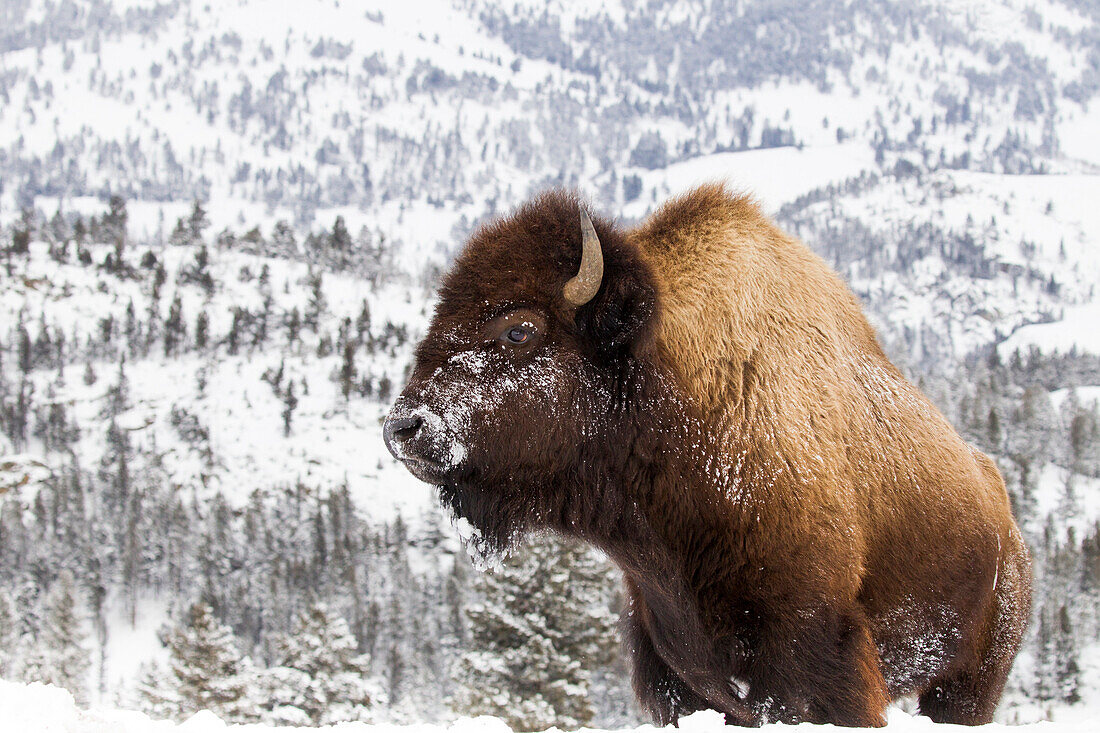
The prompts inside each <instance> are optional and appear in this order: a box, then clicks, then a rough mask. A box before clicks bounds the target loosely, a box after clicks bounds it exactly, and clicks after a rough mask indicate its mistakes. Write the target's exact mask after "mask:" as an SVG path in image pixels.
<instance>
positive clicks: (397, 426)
mask: <svg viewBox="0 0 1100 733" xmlns="http://www.w3.org/2000/svg"><path fill="white" fill-rule="evenodd" d="M423 422H424V421H423V420H422V419H421V418H420V417H417V416H415V415H414V416H410V417H397V418H390V419H389V420H386V424H385V426H384V427H383V428H382V439H383V440H384V441H385V442H386V447H387V448H389V449H390V453H393V454H394V456H395V457H400V456H398V448H399V446H400V445H401V444H402V443H404V442H405V441H407V440H409V439H410V438H412V437H413V436H414V435H416V433H417V432H418V431H419V430H420V426H421V425H422V424H423Z"/></svg>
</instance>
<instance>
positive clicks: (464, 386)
mask: <svg viewBox="0 0 1100 733" xmlns="http://www.w3.org/2000/svg"><path fill="white" fill-rule="evenodd" d="M604 228H605V227H604V226H601V230H603V229H604ZM606 229H607V232H606V234H604V233H603V232H601V235H600V237H599V238H598V237H597V235H596V230H595V227H594V226H593V224H592V223H591V221H590V220H589V219H588V216H587V215H586V214H584V213H583V211H581V213H580V215H579V216H578V206H577V203H576V200H575V199H573V198H571V197H568V196H564V195H561V194H556V195H553V196H546V197H543V198H541V199H537V200H536V201H535V202H533V203H532V204H529V205H527V206H526V207H524V208H522V209H520V210H519V211H518V212H517V213H516V214H515V215H514V216H513V217H511V218H509V219H506V220H503V221H501V222H497V223H495V224H492V225H489V226H487V227H485V228H483V229H481V230H480V231H478V232H477V233H476V234H475V235H474V237H473V238H472V239H471V240H470V242H469V243H468V244H467V245H466V247H465V249H464V250H463V252H462V254H461V255H460V256H459V258H458V259H457V261H456V262H455V265H454V267H453V268H452V270H451V271H450V272H449V273H448V274H447V276H446V277H445V278H444V281H443V284H442V287H441V289H440V299H439V303H438V305H437V307H436V312H435V315H434V318H433V320H432V324H431V326H430V328H429V330H428V333H427V335H426V336H425V337H424V339H423V341H421V343H420V344H419V345H418V346H417V349H416V356H415V365H414V369H413V372H412V374H411V377H410V379H409V381H408V384H407V385H406V386H405V388H404V390H403V391H402V393H401V395H400V396H399V397H398V399H397V401H396V402H395V404H394V405H393V408H392V409H391V410H390V413H389V416H388V417H387V419H386V424H385V428H384V430H383V433H384V438H385V441H386V445H387V447H388V448H389V450H390V452H391V453H392V454H393V455H394V457H395V458H397V459H398V460H399V461H401V462H402V463H404V464H405V466H406V467H407V468H408V469H409V471H410V472H411V473H412V474H413V475H414V476H416V477H417V478H419V479H421V480H422V481H425V482H428V483H431V484H435V485H437V486H438V487H439V493H440V499H441V501H442V503H443V504H444V506H445V507H447V508H449V509H450V510H451V512H452V513H453V514H454V516H455V518H456V521H455V524H456V526H457V527H458V528H459V529H460V530H463V529H465V530H468V531H467V532H466V533H465V534H466V535H467V536H466V537H465V539H466V540H467V547H468V549H470V550H471V554H473V555H474V556H475V557H481V558H482V559H492V558H494V557H496V556H499V555H500V554H502V553H504V552H506V551H507V550H508V549H509V548H510V547H511V546H512V545H513V544H514V542H515V541H516V540H517V539H518V538H519V537H520V536H522V534H523V533H524V532H525V531H528V530H532V529H538V528H541V527H548V526H556V525H558V524H560V523H561V522H562V521H563V516H564V515H567V514H568V513H569V511H570V510H569V508H568V507H567V505H568V504H569V503H570V502H576V501H577V500H578V497H577V495H576V494H577V491H578V483H579V482H580V476H579V472H580V471H582V469H583V465H582V464H583V463H584V462H585V460H586V459H585V455H586V452H587V451H588V450H589V449H590V448H591V446H593V445H595V444H596V443H598V441H599V438H600V436H602V435H605V434H606V426H607V421H608V416H609V415H611V414H612V413H614V412H615V410H616V404H618V407H620V408H621V407H622V404H621V400H615V399H613V398H612V395H613V394H616V392H618V391H619V390H618V388H617V386H616V384H617V381H618V380H619V379H620V377H621V372H622V369H621V368H620V367H621V365H620V364H619V362H620V361H621V360H622V359H624V358H629V357H627V356H626V351H628V349H626V348H625V347H627V346H628V345H629V343H630V341H631V339H630V338H629V336H630V334H631V333H637V332H638V331H639V330H640V329H639V326H640V324H641V323H642V322H643V321H644V320H645V319H646V317H647V316H648V314H649V311H650V310H651V304H650V300H651V298H652V291H651V290H650V289H648V288H641V289H639V288H638V287H636V284H637V283H636V281H637V277H635V276H631V275H629V274H628V273H626V270H628V262H627V260H626V259H625V258H626V254H625V250H624V248H623V247H622V246H621V241H620V239H619V237H618V235H617V233H616V232H615V231H614V230H612V229H611V228H610V227H606ZM604 238H606V239H608V240H610V242H611V244H610V245H609V244H606V243H605V244H604V246H603V247H602V249H601V241H600V240H601V239H604ZM582 253H583V255H582ZM578 258H579V259H580V260H581V264H580V265H578V264H577V261H578ZM605 260H606V264H607V266H608V278H604V277H603V270H604V264H605ZM616 273H620V274H622V276H620V277H617V281H618V285H616V284H615V282H613V281H612V280H611V278H612V277H614V276H615V275H616ZM571 274H572V275H573V277H572V278H570V275H571ZM566 281H568V282H566ZM601 285H602V287H601ZM597 294H598V297H597ZM643 295H644V296H645V298H646V300H643V299H642V297H641V296H643ZM620 411H621V410H620ZM581 490H582V491H583V488H582V489H581ZM581 499H582V500H583V497H581ZM565 521H567V520H565Z"/></svg>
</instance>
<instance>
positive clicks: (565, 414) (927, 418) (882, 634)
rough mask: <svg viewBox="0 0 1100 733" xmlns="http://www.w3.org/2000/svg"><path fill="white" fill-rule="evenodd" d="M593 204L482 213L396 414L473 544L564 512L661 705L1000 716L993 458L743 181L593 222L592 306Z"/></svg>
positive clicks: (1001, 584) (1018, 549) (564, 198)
mask: <svg viewBox="0 0 1100 733" xmlns="http://www.w3.org/2000/svg"><path fill="white" fill-rule="evenodd" d="M578 205H579V203H578V200H577V198H576V197H575V196H573V195H571V194H567V193H561V192H556V193H549V194H545V195H543V196H540V197H538V198H536V199H535V200H533V201H532V202H530V203H528V204H526V205H524V206H523V207H521V208H520V209H519V210H517V211H516V212H515V213H514V214H513V215H512V216H510V217H508V218H506V219H503V220H500V221H497V222H494V223H492V224H489V225H487V226H485V227H483V228H482V229H480V230H479V231H478V232H477V233H476V234H475V235H474V236H473V237H472V238H471V240H470V242H469V243H468V244H467V245H466V248H465V249H464V251H463V252H462V254H461V255H460V256H459V258H458V260H457V261H456V262H455V265H454V267H453V268H452V270H451V271H450V272H449V273H448V275H447V276H446V278H445V280H444V282H443V286H442V288H441V291H440V300H439V304H438V306H437V308H436V313H435V316H434V319H433V321H432V325H431V328H430V329H429V332H428V334H427V335H426V337H425V338H424V340H423V341H422V342H421V344H420V345H419V346H418V348H417V351H416V364H415V368H414V371H413V373H412V376H411V378H410V380H409V383H408V385H407V386H406V388H405V390H404V391H403V392H402V395H401V397H400V398H399V399H398V401H397V403H396V404H395V405H394V408H393V410H392V411H391V414H390V417H389V419H388V420H387V426H386V436H387V444H388V445H390V447H391V450H392V451H393V452H394V455H395V456H397V457H398V458H399V459H401V460H403V461H404V462H405V463H406V465H407V466H408V467H409V469H410V470H411V471H412V472H413V473H414V474H415V475H417V476H418V477H420V478H422V479H423V480H425V481H429V482H431V483H434V484H437V485H438V486H439V487H440V497H441V499H442V501H443V502H444V504H446V505H448V506H449V507H450V508H451V509H452V510H453V511H454V513H455V514H456V515H457V516H458V517H460V518H461V519H462V520H465V521H467V522H469V524H470V525H472V527H473V529H474V530H475V534H474V539H473V545H474V548H475V549H476V550H478V551H479V552H483V553H492V552H501V551H504V550H506V549H508V548H509V547H511V546H512V545H513V544H515V543H516V542H517V541H518V540H519V539H520V538H521V537H522V536H523V534H524V533H526V532H529V531H533V530H551V531H556V532H560V533H563V534H567V535H571V536H574V537H579V538H582V539H584V540H587V541H589V542H591V543H593V544H595V545H597V546H599V547H600V548H601V549H603V550H604V551H605V552H606V553H607V554H608V556H609V557H611V558H612V560H614V561H615V563H616V564H617V565H618V566H619V567H620V568H621V569H622V570H623V574H624V579H625V584H626V588H627V591H628V597H629V608H628V610H627V612H626V613H625V614H624V618H623V628H624V637H625V639H626V642H627V645H628V647H629V649H630V651H631V654H632V656H633V659H634V667H635V673H634V682H635V690H636V692H637V694H638V696H639V698H640V700H641V701H642V702H643V704H644V705H645V706H646V707H647V709H649V710H650V712H651V713H652V714H653V716H654V719H655V720H656V721H657V722H659V723H665V722H669V721H674V720H675V719H676V718H677V717H678V716H679V715H681V714H684V713H688V712H691V711H694V710H697V709H701V708H704V707H712V708H715V709H717V710H720V711H722V712H724V713H725V714H726V716H727V720H729V721H730V722H735V723H739V724H746V725H747V724H758V723H760V722H762V721H765V720H769V719H775V720H783V721H788V722H796V721H803V720H805V721H814V722H831V723H836V724H841V725H860V726H862V725H881V724H882V723H883V722H884V717H883V713H884V709H885V706H886V704H887V702H888V701H889V700H890V699H893V698H896V697H898V696H902V695H907V694H914V693H915V694H917V695H919V696H920V701H921V703H920V704H921V710H922V712H925V713H926V714H928V715H930V716H931V717H933V718H934V719H936V720H940V721H948V722H960V723H978V722H986V721H988V720H989V719H990V718H991V716H992V713H993V709H994V707H995V706H996V703H997V700H998V699H999V697H1000V692H1001V688H1002V686H1003V684H1004V680H1005V676H1006V675H1007V673H1008V670H1009V667H1010V666H1011V663H1012V660H1013V657H1014V656H1015V652H1016V649H1017V648H1018V646H1019V642H1020V639H1021V636H1022V634H1023V630H1024V626H1025V624H1026V620H1027V616H1028V609H1029V603H1030V566H1029V560H1028V554H1027V550H1026V547H1024V545H1023V543H1022V540H1021V538H1020V534H1019V531H1018V530H1017V528H1016V526H1015V523H1014V522H1013V520H1012V516H1011V513H1010V511H1009V507H1008V500H1007V495H1006V493H1005V490H1004V484H1003V482H1002V481H1001V479H1000V476H999V474H998V473H997V470H996V468H995V466H994V465H993V464H992V462H991V461H989V459H988V458H986V457H985V456H983V455H981V454H980V453H977V452H975V451H972V450H971V449H970V448H969V447H968V446H966V444H965V443H963V441H962V440H961V439H960V438H959V437H958V435H957V434H956V433H955V431H954V430H953V429H952V428H951V426H950V425H948V424H947V423H946V421H945V420H944V419H943V417H942V416H941V415H940V414H939V413H938V412H937V411H936V409H935V408H934V407H933V406H932V405H931V404H930V403H928V401H927V400H926V399H925V398H924V396H923V395H921V394H920V392H919V391H918V390H916V388H914V387H913V386H912V385H910V384H909V383H908V382H907V381H906V380H905V379H904V377H903V376H902V375H901V374H900V372H898V370H897V369H896V368H894V367H893V365H892V364H890V362H889V361H888V360H887V359H886V357H885V356H884V355H883V352H882V350H881V348H879V345H878V343H877V340H876V338H875V335H874V332H873V330H872V329H871V327H870V326H869V325H868V324H867V321H866V319H865V318H864V317H863V315H862V313H861V311H860V308H859V305H858V303H857V302H856V300H855V298H854V297H853V296H852V295H851V293H850V292H849V291H848V290H847V288H846V287H845V286H844V284H843V283H842V282H841V281H840V280H839V278H837V277H836V276H835V274H833V273H832V272H831V271H830V270H829V269H828V267H826V266H825V265H824V263H822V262H821V261H820V260H819V259H818V258H817V257H815V256H814V255H813V254H812V253H811V252H809V250H807V249H806V248H805V247H804V246H803V245H801V244H800V243H798V242H797V241H795V240H793V239H791V238H790V237H787V236H786V235H784V234H783V233H782V232H780V231H779V230H778V229H776V228H775V227H774V225H772V224H771V222H769V221H768V220H767V219H766V218H765V217H763V216H762V215H761V214H760V212H759V211H758V210H757V209H756V207H755V206H754V205H753V204H752V203H751V202H750V201H748V200H747V199H745V198H744V197H737V196H732V195H730V194H728V193H727V192H726V191H725V190H724V189H723V188H722V187H720V186H708V187H703V188H701V189H698V190H696V191H694V192H692V193H690V194H688V195H687V196H684V197H682V198H681V199H677V200H675V201H673V202H671V203H670V204H668V205H667V206H666V207H664V208H663V209H662V210H661V211H659V212H658V213H657V214H655V215H654V216H653V217H652V218H651V219H649V220H647V221H646V222H645V223H643V224H642V225H641V226H639V227H638V228H636V229H631V230H625V229H622V228H619V227H616V226H615V225H614V224H613V223H611V222H609V221H606V220H603V219H598V218H597V219H595V221H594V225H595V230H596V233H597V235H598V238H599V242H600V245H601V249H602V256H603V276H602V280H601V281H600V285H599V289H598V291H596V293H595V295H594V297H592V298H591V300H588V301H587V302H585V303H584V304H583V305H580V306H579V307H578V306H575V305H572V304H571V303H570V302H569V301H568V300H567V299H566V298H565V297H563V288H564V286H565V283H566V282H567V281H568V280H569V279H570V278H571V277H572V276H573V275H574V274H576V273H577V270H578V267H579V265H580V261H581V241H582V230H581V217H580V214H579V210H578Z"/></svg>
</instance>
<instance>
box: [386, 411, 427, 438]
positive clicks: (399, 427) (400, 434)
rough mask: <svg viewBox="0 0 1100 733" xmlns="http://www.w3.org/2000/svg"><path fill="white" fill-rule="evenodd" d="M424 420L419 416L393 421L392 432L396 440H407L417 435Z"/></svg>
mask: <svg viewBox="0 0 1100 733" xmlns="http://www.w3.org/2000/svg"><path fill="white" fill-rule="evenodd" d="M422 422H423V420H421V419H420V418H419V417H403V418H400V419H398V420H394V421H393V430H392V432H391V433H390V434H391V435H392V436H393V438H394V439H395V440H399V441H402V442H404V441H406V440H408V439H409V438H411V437H412V436H414V435H416V431H417V430H420V424H421V423H422Z"/></svg>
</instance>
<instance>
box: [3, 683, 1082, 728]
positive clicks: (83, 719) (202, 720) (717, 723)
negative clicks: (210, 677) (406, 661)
mask: <svg viewBox="0 0 1100 733" xmlns="http://www.w3.org/2000/svg"><path fill="white" fill-rule="evenodd" d="M723 727H724V726H723V723H722V716H721V715H719V714H718V713H715V712H712V711H707V712H701V713H696V714H695V715H692V716H690V717H688V718H684V719H683V720H681V721H680V729H679V730H680V731H682V732H683V733H708V732H709V731H720V730H721V729H722V728H723ZM815 728H819V729H827V730H832V729H834V726H813V725H809V724H804V725H799V726H785V725H779V724H775V725H766V726H764V727H763V728H761V729H760V730H762V731H774V732H778V731H791V730H794V729H800V730H806V731H809V730H814V729H815ZM888 729H889V730H892V731H914V732H917V731H930V730H932V729H937V730H943V731H947V730H957V731H960V732H961V731H972V730H974V729H973V728H966V727H963V726H945V725H936V724H935V723H932V722H931V721H930V720H928V719H927V718H921V717H914V716H911V715H907V714H906V713H904V712H902V711H900V710H893V711H891V713H890V724H889V726H888ZM295 730H317V731H321V730H324V731H339V732H340V733H366V732H367V731H371V733H443V731H449V733H510V730H511V729H510V728H509V727H508V726H507V725H505V724H504V723H503V722H502V721H500V720H498V719H496V718H488V717H482V718H474V719H470V718H462V719H460V720H457V721H455V722H454V723H452V724H450V725H448V726H440V725H428V724H421V725H391V724H380V725H370V724H367V723H341V724H339V725H333V726H326V727H324V728H286V727H280V728H275V727H269V726H266V725H228V724H226V723H224V722H222V721H221V720H219V719H218V718H217V717H216V716H215V715H214V714H212V713H199V714H198V715H195V716H193V717H192V718H190V719H189V720H187V721H186V722H184V723H182V724H179V725H177V724H175V723H171V722H167V721H163V720H152V719H151V718H149V717H148V716H146V715H144V714H142V713H137V712H130V711H122V710H107V709H92V710H82V709H80V708H79V707H77V705H76V703H75V702H74V701H73V697H72V695H70V694H69V693H68V692H67V691H66V690H63V689H61V688H58V687H53V686H51V685H42V684H38V683H34V684H30V685H23V684H17V683H14V682H4V681H0V733H8V732H9V731H11V732H12V733H15V732H16V731H18V732H19V733H62V732H63V733H162V732H168V731H175V732H177V733H208V731H237V732H238V733H249V732H250V731H251V732H252V733H261V732H262V731H295ZM585 730H590V729H585ZM636 730H637V731H639V732H640V733H641V732H646V731H655V730H657V729H655V728H653V727H652V726H648V725H644V726H641V727H640V728H637V729H636ZM982 730H987V731H998V732H1000V731H1014V732H1016V731H1018V732H1019V733H1085V732H1086V731H1088V732H1089V733H1092V732H1093V731H1095V730H1096V721H1095V719H1090V718H1089V716H1082V717H1081V719H1080V720H1078V721H1076V722H1059V723H1034V724H1031V725H1021V726H1006V725H998V724H994V725H989V726H985V727H984V728H983V729H982ZM592 733H598V732H597V731H592Z"/></svg>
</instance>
